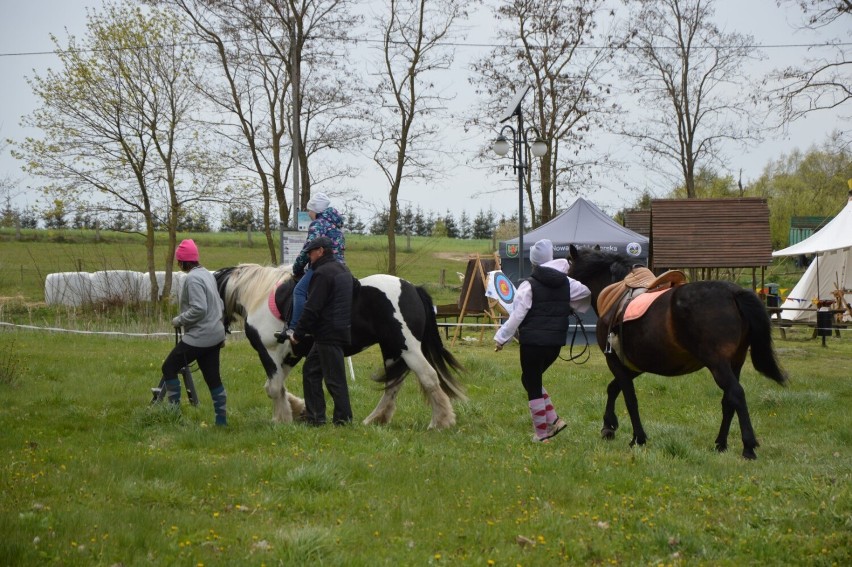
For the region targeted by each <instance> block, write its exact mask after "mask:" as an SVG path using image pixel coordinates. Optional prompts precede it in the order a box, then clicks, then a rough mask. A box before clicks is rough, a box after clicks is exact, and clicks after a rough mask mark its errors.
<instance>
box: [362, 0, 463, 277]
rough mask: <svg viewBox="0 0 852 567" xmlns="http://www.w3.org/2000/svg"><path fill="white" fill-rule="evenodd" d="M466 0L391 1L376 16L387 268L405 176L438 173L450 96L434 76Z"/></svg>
mask: <svg viewBox="0 0 852 567" xmlns="http://www.w3.org/2000/svg"><path fill="white" fill-rule="evenodd" d="M467 4H469V2H466V1H465V0H437V1H431V2H427V0H388V1H387V2H386V4H385V10H384V12H383V13H382V14H381V15H379V17H378V18H377V26H378V27H379V29H380V31H381V34H382V46H381V56H382V63H381V70H380V72H379V83H378V85H377V87H376V91H375V95H376V96H377V97H378V99H379V100H380V103H379V104H378V105H377V106H378V107H379V109H380V110H379V112H378V114H377V116H376V117H375V122H374V126H373V139H374V140H375V142H376V143H377V146H376V149H375V151H374V153H373V161H374V162H375V163H376V164H377V165H378V167H379V169H380V170H381V172H382V174H383V175H384V177H385V180H386V181H387V183H388V206H389V208H388V223H387V232H386V234H387V238H388V267H387V272H388V273H389V274H396V270H397V263H396V225H397V221H398V218H399V195H400V191H401V188H402V184H403V181H404V180H413V179H419V180H429V179H433V178H434V177H435V176H436V175H437V170H436V163H435V160H434V158H435V157H436V156H437V154H438V153H440V150H441V147H440V142H439V141H438V140H437V138H436V134H437V133H438V131H439V126H438V121H437V120H435V117H436V116H437V115H439V114H441V113H442V112H443V109H444V108H445V104H444V103H445V98H443V97H442V95H441V93H440V92H438V91H437V89H436V88H435V85H434V82H433V81H434V78H433V77H434V76H435V75H436V74H437V72H439V71H441V70H446V69H449V68H450V65H451V63H452V61H453V57H454V54H455V51H454V49H453V47H452V44H451V42H450V40H451V39H452V38H453V35H452V34H453V33H454V25H455V24H456V23H457V22H458V21H460V20H462V19H463V18H465V17H466V16H467V13H466V11H465V7H466V5H467Z"/></svg>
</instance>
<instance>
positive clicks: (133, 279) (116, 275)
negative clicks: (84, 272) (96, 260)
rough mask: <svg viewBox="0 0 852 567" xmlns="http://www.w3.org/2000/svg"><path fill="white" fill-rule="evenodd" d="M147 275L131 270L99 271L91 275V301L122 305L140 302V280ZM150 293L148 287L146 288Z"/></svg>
mask: <svg viewBox="0 0 852 567" xmlns="http://www.w3.org/2000/svg"><path fill="white" fill-rule="evenodd" d="M143 278H147V275H145V274H142V273H141V272H134V271H131V270H101V271H99V272H95V273H94V274H92V301H93V302H111V301H117V302H122V303H127V302H135V301H142V300H143V299H147V297H145V298H143V297H142V296H141V290H142V280H143ZM148 290H149V293H150V287H149V288H148Z"/></svg>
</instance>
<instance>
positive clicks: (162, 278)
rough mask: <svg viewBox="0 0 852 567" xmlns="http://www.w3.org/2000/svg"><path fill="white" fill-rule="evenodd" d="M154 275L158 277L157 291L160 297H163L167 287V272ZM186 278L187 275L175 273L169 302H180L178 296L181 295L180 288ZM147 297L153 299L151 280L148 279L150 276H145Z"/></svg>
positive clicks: (172, 278)
mask: <svg viewBox="0 0 852 567" xmlns="http://www.w3.org/2000/svg"><path fill="white" fill-rule="evenodd" d="M154 275H156V276H157V290H159V295H160V297H163V287H165V285H166V272H154ZM185 277H186V274H184V273H183V272H180V271H173V272H172V277H171V284H172V289H171V291H170V292H169V301H171V302H172V303H177V302H178V294H179V293H180V288H181V286H182V285H183V278H185ZM145 285H146V287H145V290H144V292H145V293H146V295H145V297H146V298H148V297H151V280H150V279H149V278H148V274H145Z"/></svg>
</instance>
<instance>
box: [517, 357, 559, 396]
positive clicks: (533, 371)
mask: <svg viewBox="0 0 852 567" xmlns="http://www.w3.org/2000/svg"><path fill="white" fill-rule="evenodd" d="M561 350H562V346H561V345H556V346H541V345H525V344H523V343H521V348H520V354H521V384H523V386H524V390H526V391H527V399H528V400H536V399H538V398H540V397H541V388H542V385H543V384H542V376H543V375H544V372H545V370H547V369H548V368H550V365H551V364H553V363H554V362H555V361H556V359H557V358H558V357H559V351H561Z"/></svg>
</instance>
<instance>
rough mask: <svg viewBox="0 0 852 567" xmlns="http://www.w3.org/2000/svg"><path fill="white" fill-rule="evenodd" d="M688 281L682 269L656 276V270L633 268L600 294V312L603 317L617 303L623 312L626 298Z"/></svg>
mask: <svg viewBox="0 0 852 567" xmlns="http://www.w3.org/2000/svg"><path fill="white" fill-rule="evenodd" d="M685 283H686V274H684V273H683V272H681V271H680V270H669V271H668V272H665V273H664V274H661V275H659V276H655V275H654V272H652V271H651V270H649V269H648V268H645V267H641V266H640V267H637V268H633V270H631V272H630V273H629V274H627V277H625V278H624V279H623V280H621V281H620V282H616V283H614V284H611V285H608V286H607V287H605V288H604V289H603V291H601V293H600V294H599V295H598V313H599V314H600V316H601V317H602V318H603V317H605V316H607V315H609V312H610V311H611V310H612V309H613V307H615V305H616V304H621V303H624V305H620V308H619V311H621V312H623V311H624V308H625V307H627V302H625V301H624V300H625V299H628V298H629V299H633V298H634V297H636V296H638V295H640V294H642V293H645V292H653V291H661V290H663V289H667V288H670V287H677V286H679V285H682V284H685Z"/></svg>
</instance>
